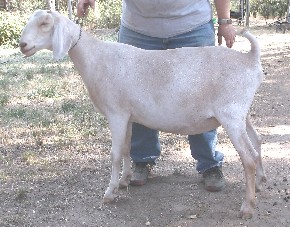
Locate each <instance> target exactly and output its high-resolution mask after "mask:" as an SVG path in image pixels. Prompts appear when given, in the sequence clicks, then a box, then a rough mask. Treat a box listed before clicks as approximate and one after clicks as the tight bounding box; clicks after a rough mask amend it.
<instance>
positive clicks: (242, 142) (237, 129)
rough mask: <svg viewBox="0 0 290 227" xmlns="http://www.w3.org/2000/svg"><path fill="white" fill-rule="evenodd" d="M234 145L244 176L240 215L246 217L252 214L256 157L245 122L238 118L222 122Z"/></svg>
mask: <svg viewBox="0 0 290 227" xmlns="http://www.w3.org/2000/svg"><path fill="white" fill-rule="evenodd" d="M222 125H223V127H224V128H225V130H226V131H227V133H228V135H229V137H230V139H231V141H232V143H233V145H234V147H235V148H236V150H237V152H238V153H239V155H240V158H241V161H242V164H243V167H244V171H245V177H246V198H245V200H244V202H243V204H242V206H241V210H240V215H239V216H240V217H241V218H243V219H248V218H251V217H252V216H253V213H254V206H255V171H256V159H257V157H258V154H257V152H256V151H255V149H254V147H253V145H252V143H251V141H250V139H249V137H248V134H247V131H246V122H239V120H238V119H236V120H233V119H232V122H229V120H227V122H226V124H222Z"/></svg>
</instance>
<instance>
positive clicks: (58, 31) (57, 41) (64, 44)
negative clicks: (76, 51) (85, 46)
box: [52, 17, 72, 60]
mask: <svg viewBox="0 0 290 227" xmlns="http://www.w3.org/2000/svg"><path fill="white" fill-rule="evenodd" d="M54 22H55V23H54V32H53V36H52V51H53V58H54V59H55V60H60V59H62V58H63V57H64V56H65V55H66V54H67V52H68V51H69V48H70V46H71V42H72V38H71V36H70V34H69V29H68V25H67V22H66V20H65V19H64V18H62V17H56V18H55V19H54Z"/></svg>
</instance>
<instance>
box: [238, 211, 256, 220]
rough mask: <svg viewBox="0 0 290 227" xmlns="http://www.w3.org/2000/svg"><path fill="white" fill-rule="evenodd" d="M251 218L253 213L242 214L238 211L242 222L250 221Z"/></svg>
mask: <svg viewBox="0 0 290 227" xmlns="http://www.w3.org/2000/svg"><path fill="white" fill-rule="evenodd" d="M252 217H253V213H251V212H243V211H240V213H239V218H242V219H243V220H247V219H251V218H252Z"/></svg>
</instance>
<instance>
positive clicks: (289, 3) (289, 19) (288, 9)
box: [286, 0, 290, 22]
mask: <svg viewBox="0 0 290 227" xmlns="http://www.w3.org/2000/svg"><path fill="white" fill-rule="evenodd" d="M289 13H290V0H289V1H288V7H287V15H286V21H287V22H289V21H290V15H289Z"/></svg>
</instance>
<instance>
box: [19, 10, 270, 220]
mask: <svg viewBox="0 0 290 227" xmlns="http://www.w3.org/2000/svg"><path fill="white" fill-rule="evenodd" d="M242 35H243V36H245V37H246V38H247V39H248V40H249V41H250V42H251V46H252V47H251V50H250V51H249V53H240V52H238V51H235V50H232V49H229V48H225V47H200V48H180V49H174V50H150V51H148V50H142V49H139V48H135V47H133V46H129V45H125V44H120V43H114V42H104V41H100V40H97V39H95V38H93V37H92V36H91V35H89V34H88V33H86V32H84V31H82V30H81V29H80V27H79V26H78V25H76V24H75V23H74V22H72V21H70V20H69V19H67V18H66V17H64V16H62V15H60V14H59V13H58V12H52V11H45V10H37V11H36V12H34V14H33V15H32V16H31V18H30V19H29V21H28V23H27V25H26V26H25V28H24V30H23V32H22V36H21V39H20V47H21V51H22V53H23V54H24V55H26V56H31V55H33V54H35V53H36V52H37V51H39V50H41V49H49V50H52V51H53V56H54V58H55V59H61V58H63V57H64V56H65V55H66V54H67V53H68V54H69V56H70V58H71V60H72V61H73V63H74V65H75V67H76V68H77V70H78V71H79V73H80V75H81V76H82V79H83V81H84V83H85V85H86V88H87V90H88V93H89V96H90V98H91V100H92V102H93V104H94V106H95V107H96V109H97V110H98V111H99V112H100V113H102V114H103V115H105V116H106V118H107V120H108V122H109V127H110V130H111V134H112V150H111V158H112V175H111V180H110V183H109V187H108V189H107V190H106V192H105V195H104V202H105V203H106V202H112V201H113V200H114V198H115V196H116V194H115V193H116V191H117V189H118V187H119V186H128V183H129V180H130V176H131V162H130V156H129V150H130V140H131V129H132V122H137V123H140V124H142V125H145V126H147V127H149V128H153V129H157V130H161V131H165V132H171V133H180V134H188V135H194V134H198V133H202V132H206V131H209V130H212V129H215V128H217V127H219V126H220V125H222V126H223V127H224V129H225V130H226V132H227V134H228V135H229V137H230V139H231V141H232V143H233V145H234V146H235V148H236V150H237V151H238V153H239V155H240V158H241V161H242V164H243V167H244V170H245V176H246V198H245V200H244V202H243V204H242V206H241V211H240V216H241V217H242V218H251V217H252V214H253V210H254V204H255V180H256V190H258V189H259V185H260V183H262V182H264V181H266V177H265V174H264V170H263V166H262V160H261V145H260V139H259V137H258V135H257V133H256V131H255V130H254V128H253V127H252V125H251V123H250V120H249V117H248V112H249V109H250V106H251V103H252V100H253V98H254V95H255V93H256V91H257V89H258V87H259V86H260V84H261V82H262V79H263V71H262V67H261V64H260V49H259V45H258V42H257V40H256V39H255V38H254V37H253V36H252V35H251V34H250V33H249V32H247V31H244V32H242ZM122 159H123V173H122V177H121V178H120V180H119V173H120V169H121V160H122ZM255 175H256V179H255Z"/></svg>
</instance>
